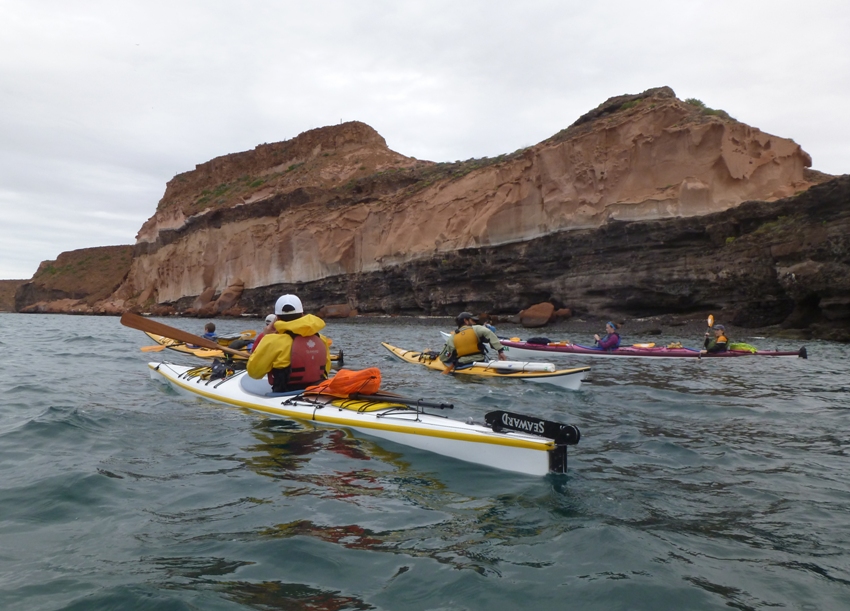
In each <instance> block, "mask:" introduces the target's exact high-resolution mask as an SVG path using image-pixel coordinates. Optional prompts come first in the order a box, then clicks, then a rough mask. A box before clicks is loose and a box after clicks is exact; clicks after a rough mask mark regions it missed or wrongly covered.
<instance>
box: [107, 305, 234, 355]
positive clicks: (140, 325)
mask: <svg viewBox="0 0 850 611" xmlns="http://www.w3.org/2000/svg"><path fill="white" fill-rule="evenodd" d="M121 324H122V325H124V326H125V327H130V328H131V329H136V330H138V331H144V332H146V333H153V334H154V335H162V336H163V337H169V338H171V339H176V340H177V341H179V342H185V343H187V344H193V345H195V346H202V347H204V348H209V349H210V350H221V351H222V352H226V353H228V354H233V355H235V356H241V357H244V358H246V359H247V358H249V357H250V356H251V355H250V354H248V353H247V352H242V351H241V350H234V349H233V348H228V347H227V346H222V345H221V344H219V343H218V342H214V341H212V340H209V339H207V338H205V337H201V336H200V335H194V334H193V333H189V332H187V331H181V330H180V329H175V328H174V327H169V326H168V325H166V324H163V323H161V322H157V321H155V320H151V319H149V318H145V317H144V316H139V315H138V314H133V313H132V312H124V313H123V314H122V315H121Z"/></svg>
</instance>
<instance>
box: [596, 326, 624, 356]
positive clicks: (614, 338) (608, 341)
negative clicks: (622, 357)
mask: <svg viewBox="0 0 850 611" xmlns="http://www.w3.org/2000/svg"><path fill="white" fill-rule="evenodd" d="M593 339H594V340H596V347H597V348H598V349H599V350H616V349H617V348H619V347H620V334H619V333H617V325H615V324H614V323H613V322H611V321H610V320H609V321H608V322H607V323H605V335H604V336H603V337H599V334H598V333H597V334H596V335H594V336H593Z"/></svg>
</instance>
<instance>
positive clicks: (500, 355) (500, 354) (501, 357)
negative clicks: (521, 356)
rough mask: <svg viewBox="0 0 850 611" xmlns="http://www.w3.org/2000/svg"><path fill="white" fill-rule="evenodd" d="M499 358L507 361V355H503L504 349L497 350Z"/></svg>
mask: <svg viewBox="0 0 850 611" xmlns="http://www.w3.org/2000/svg"><path fill="white" fill-rule="evenodd" d="M499 360H500V361H507V360H508V357H506V356H505V351H504V349H502V350H499Z"/></svg>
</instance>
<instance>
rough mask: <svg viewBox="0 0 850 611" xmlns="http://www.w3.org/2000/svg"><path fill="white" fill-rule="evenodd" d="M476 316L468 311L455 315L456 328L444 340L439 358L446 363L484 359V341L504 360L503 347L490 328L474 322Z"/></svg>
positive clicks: (460, 363) (463, 363)
mask: <svg viewBox="0 0 850 611" xmlns="http://www.w3.org/2000/svg"><path fill="white" fill-rule="evenodd" d="M477 322H478V318H477V317H475V316H473V315H472V314H471V313H469V312H462V313H461V314H459V315H458V317H457V323H458V328H457V329H456V330H455V332H454V333H453V334H452V335H451V336H450V337H449V338H448V339H447V340H446V345H445V346H443V350H442V352H440V360H441V361H443V362H444V363H446V364H452V365H455V366H457V365H469V364H470V363H475V362H478V361H486V360H487V353H486V350H487V349H486V347H485V343H487V344H489V345H490V346H491V347H492V348H493V349H494V350H496V351H497V352H498V354H499V359H500V360H505V358H506V357H505V356H504V351H505V347H504V346H502V343H501V342H500V341H499V338H498V337H497V336H496V334H495V333H493V332H492V331H490V329H488V328H486V327H484V326H482V325H478V324H475V323H477Z"/></svg>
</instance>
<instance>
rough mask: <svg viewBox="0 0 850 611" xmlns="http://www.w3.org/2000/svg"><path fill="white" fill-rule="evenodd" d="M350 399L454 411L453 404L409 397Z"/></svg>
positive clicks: (356, 396)
mask: <svg viewBox="0 0 850 611" xmlns="http://www.w3.org/2000/svg"><path fill="white" fill-rule="evenodd" d="M348 397H349V399H357V400H358V401H383V402H386V403H401V404H402V405H410V406H411V407H430V408H433V409H454V405H453V404H451V403H432V402H430V401H423V400H422V399H408V398H407V397H396V396H394V395H390V396H384V395H358V394H353V395H348Z"/></svg>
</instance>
